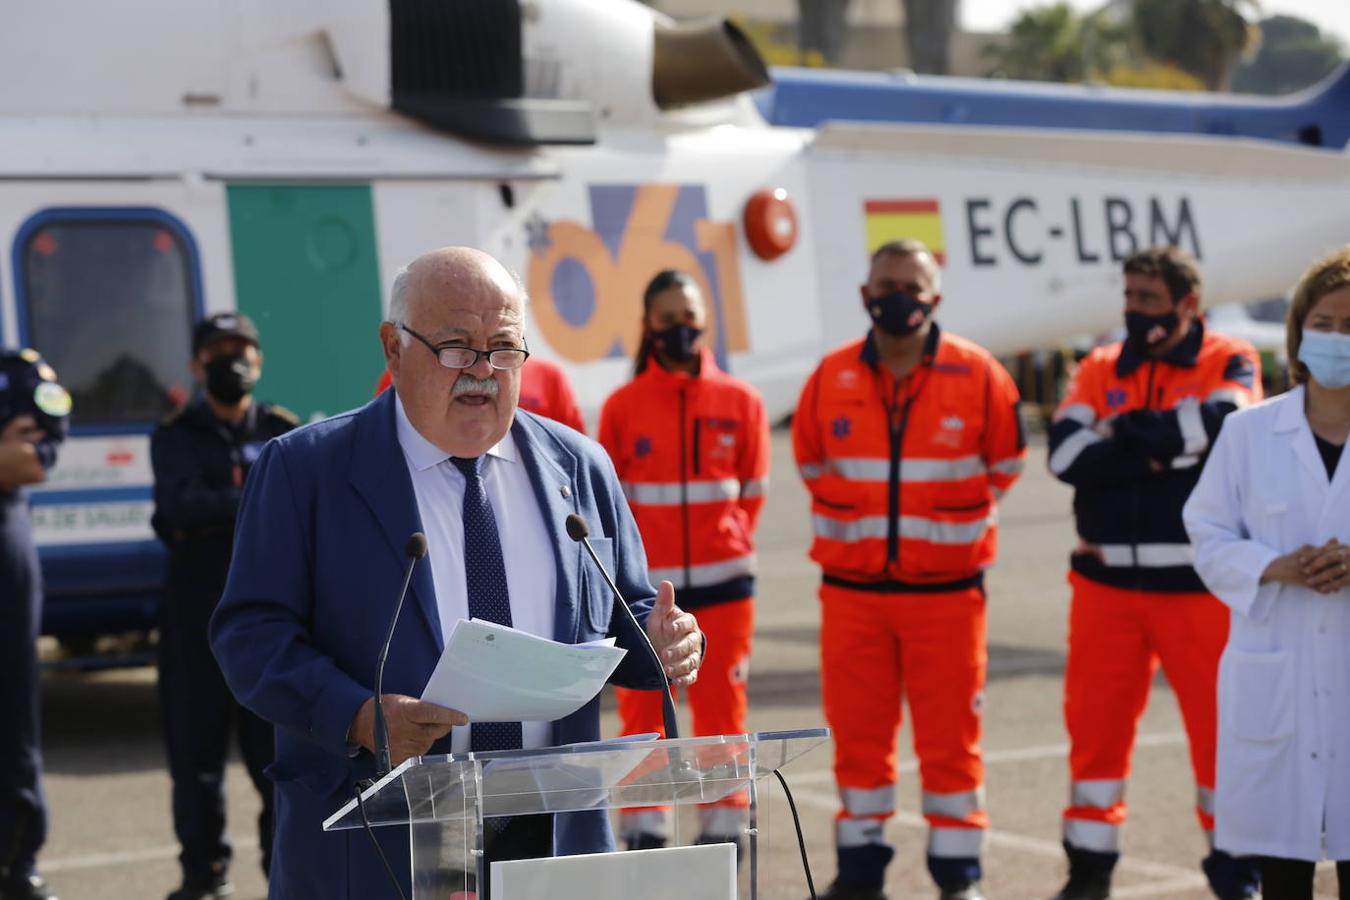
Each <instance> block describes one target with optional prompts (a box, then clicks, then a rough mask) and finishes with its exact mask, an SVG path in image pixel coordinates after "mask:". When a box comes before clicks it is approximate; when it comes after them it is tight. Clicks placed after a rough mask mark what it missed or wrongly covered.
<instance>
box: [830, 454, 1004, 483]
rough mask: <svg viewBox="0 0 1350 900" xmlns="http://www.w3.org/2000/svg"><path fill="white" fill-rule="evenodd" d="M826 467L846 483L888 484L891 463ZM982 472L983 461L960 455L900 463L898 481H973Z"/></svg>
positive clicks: (855, 461)
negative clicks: (954, 457) (951, 457)
mask: <svg viewBox="0 0 1350 900" xmlns="http://www.w3.org/2000/svg"><path fill="white" fill-rule="evenodd" d="M829 466H830V468H831V469H833V470H834V471H836V472H838V473H839V474H840V475H842V476H843V477H844V478H847V479H848V480H849V481H875V482H881V483H882V484H889V483H890V480H891V461H890V460H889V459H876V458H859V457H845V458H841V459H831V460H830V462H829ZM983 473H984V460H982V459H980V457H978V456H961V457H958V458H956V459H917V458H915V459H910V458H908V457H906V458H904V459H901V460H900V480H901V481H902V482H910V483H914V484H921V483H925V482H930V481H960V480H962V479H965V478H974V477H975V476H976V475H981V474H983Z"/></svg>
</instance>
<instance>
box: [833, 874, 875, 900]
mask: <svg viewBox="0 0 1350 900" xmlns="http://www.w3.org/2000/svg"><path fill="white" fill-rule="evenodd" d="M819 900H886V891H885V890H884V889H883V888H879V887H867V886H865V885H860V884H850V883H849V882H847V881H839V880H837V879H836V880H835V882H834V884H832V885H830V887H829V890H827V891H825V893H823V894H820V895H819Z"/></svg>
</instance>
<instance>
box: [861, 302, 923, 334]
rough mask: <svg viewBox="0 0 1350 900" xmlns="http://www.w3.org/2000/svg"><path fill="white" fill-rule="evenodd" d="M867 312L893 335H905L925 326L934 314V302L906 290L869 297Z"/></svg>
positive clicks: (874, 321) (878, 324)
mask: <svg viewBox="0 0 1350 900" xmlns="http://www.w3.org/2000/svg"><path fill="white" fill-rule="evenodd" d="M867 314H868V315H869V316H871V317H872V321H873V323H875V324H876V326H877V327H878V328H880V329H881V330H882V331H884V332H886V334H889V335H890V336H891V337H904V336H906V335H909V334H913V333H914V332H916V331H918V330H919V329H920V328H922V327H923V323H924V322H927V321H928V317H929V316H931V315H932V314H933V304H931V303H924V302H923V301H922V300H920V299H919V298H917V297H915V296H913V295H911V294H907V293H905V292H904V291H896V292H895V293H893V294H886V295H884V296H881V297H869V298H868V300H867Z"/></svg>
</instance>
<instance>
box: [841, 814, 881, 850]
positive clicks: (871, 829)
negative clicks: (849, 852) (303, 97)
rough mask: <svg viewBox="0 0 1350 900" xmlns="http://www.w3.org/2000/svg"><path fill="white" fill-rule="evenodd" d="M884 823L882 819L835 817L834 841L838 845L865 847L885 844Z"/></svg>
mask: <svg viewBox="0 0 1350 900" xmlns="http://www.w3.org/2000/svg"><path fill="white" fill-rule="evenodd" d="M885 831H886V823H885V821H884V820H882V819H836V820H835V822H834V843H835V845H836V846H839V847H866V846H868V845H869V844H881V845H882V846H885V844H886V836H885Z"/></svg>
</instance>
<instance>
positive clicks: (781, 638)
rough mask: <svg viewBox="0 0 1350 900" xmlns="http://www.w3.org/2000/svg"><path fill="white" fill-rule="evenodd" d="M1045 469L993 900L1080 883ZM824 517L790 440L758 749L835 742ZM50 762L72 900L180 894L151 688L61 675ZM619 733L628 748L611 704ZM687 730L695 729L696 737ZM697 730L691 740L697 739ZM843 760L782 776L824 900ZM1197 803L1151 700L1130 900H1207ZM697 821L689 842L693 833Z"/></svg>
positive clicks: (782, 815) (775, 794) (989, 707)
mask: <svg viewBox="0 0 1350 900" xmlns="http://www.w3.org/2000/svg"><path fill="white" fill-rule="evenodd" d="M1044 462H1045V450H1044V447H1043V446H1033V448H1032V456H1031V461H1030V465H1029V466H1028V469H1027V472H1026V474H1025V475H1024V477H1023V478H1022V480H1021V482H1020V483H1019V484H1018V485H1017V486H1016V487H1015V488H1014V489H1013V491H1012V493H1011V494H1010V495H1009V496H1008V498H1007V500H1006V502H1005V503H1004V505H1003V508H1002V510H1001V522H1002V526H1001V527H1002V551H1001V554H1000V556H1001V559H1000V562H999V564H998V566H997V567H996V568H995V569H994V570H993V572H992V573H991V576H990V578H989V583H988V588H989V644H990V665H989V685H988V692H987V698H986V704H985V739H984V751H985V761H986V764H987V776H986V781H987V789H988V804H989V812H990V817H991V819H992V830H991V833H990V839H989V846H988V850H987V853H986V857H985V861H986V879H985V888H986V892H987V894H988V896H989V897H990V898H993V900H1012V898H1046V897H1049V896H1051V895H1052V894H1054V893H1055V891H1057V890H1058V888H1059V886H1060V884H1061V883H1062V881H1063V878H1064V871H1065V870H1064V862H1063V851H1062V850H1061V848H1060V843H1059V829H1060V822H1059V816H1060V811H1061V808H1062V807H1063V805H1064V802H1065V800H1066V797H1067V791H1068V774H1067V769H1066V763H1065V757H1066V752H1067V745H1066V737H1065V733H1064V726H1063V720H1062V716H1061V710H1060V705H1061V701H1062V677H1063V671H1064V659H1065V631H1066V621H1067V608H1068V587H1067V585H1066V583H1065V577H1064V576H1065V565H1066V559H1067V552H1068V548H1069V547H1070V546H1071V544H1072V542H1073V524H1072V520H1071V518H1070V514H1069V504H1070V499H1071V496H1070V492H1069V490H1068V489H1067V488H1065V487H1064V486H1062V485H1060V484H1059V483H1058V482H1056V481H1054V480H1053V479H1052V478H1051V477H1050V476H1049V475H1048V474H1046V472H1045V468H1044ZM808 539H809V526H808V521H807V500H806V494H805V491H804V490H803V489H802V486H801V484H800V482H799V481H798V479H797V477H796V474H795V471H794V469H793V466H792V459H791V448H790V442H789V440H788V436H787V435H786V433H783V432H777V433H775V438H774V475H773V482H772V486H771V490H770V493H769V500H768V504H767V507H766V509H765V512H764V516H763V520H762V524H761V527H760V567H761V573H762V574H761V577H760V588H759V591H760V595H759V600H758V613H757V615H758V620H757V623H756V636H755V649H754V655H753V663H752V670H751V674H750V721H749V728H750V729H751V730H778V729H792V728H812V727H819V726H821V725H823V724H825V723H824V719H823V716H822V713H821V710H820V704H819V691H820V678H819V656H818V649H817V629H818V624H819V609H818V601H817V599H816V588H817V584H818V572H817V570H816V569H815V567H814V566H813V565H812V564H811V563H810V561H809V560H808V559H807V558H806V548H807V545H808ZM43 702H44V715H45V719H46V722H45V734H44V749H45V753H46V760H47V781H46V786H47V794H48V799H49V803H50V806H51V833H50V838H49V840H48V843H47V846H46V848H45V850H44V853H43V857H42V867H43V870H44V871H45V873H46V874H47V876H48V879H49V881H50V882H51V884H52V886H53V887H54V888H55V889H56V890H57V891H58V892H59V894H60V896H61V897H62V898H63V900H84V898H100V900H147V898H159V897H163V896H164V895H165V894H166V893H168V891H170V890H172V889H173V888H174V887H175V886H176V885H177V879H178V868H177V862H176V856H177V846H176V844H175V841H174V836H173V829H172V824H171V821H170V816H169V788H170V785H169V777H168V773H167V771H166V769H165V761H164V751H163V749H162V746H163V745H162V742H161V737H160V730H159V723H158V713H157V706H156V700H155V684H154V671H153V670H152V669H130V670H120V671H111V672H101V673H96V674H80V673H72V672H49V673H48V674H47V676H46V677H45V679H44V684H43ZM607 710H608V712H607V713H606V716H605V720H604V729H605V734H606V735H612V734H614V733H615V732H616V730H617V727H616V720H615V716H614V714H613V704H612V703H608V704H607ZM686 721H687V717H686ZM687 727H688V726H687V725H686V728H687ZM911 746H912V745H911V743H910V737H909V734H908V730H907V729H905V730H904V731H903V732H902V735H901V754H900V759H901V778H900V801H899V812H898V813H897V815H896V816H895V817H894V818H893V819H891V820H890V822H889V824H888V826H887V829H886V833H887V835H888V837H889V839H890V840H891V841H892V842H893V843H895V845H896V846H897V849H898V853H897V856H896V860H895V862H894V863H893V864H892V865H891V868H890V873H889V882H888V890H889V893H890V896H891V897H893V898H910V897H933V896H935V895H936V892H935V889H934V888H933V886H932V884H931V883H930V882H929V879H928V876H927V873H926V870H925V868H924V861H923V852H924V849H923V848H924V836H925V827H924V823H923V820H922V818H921V817H920V816H919V814H918V808H919V806H918V794H919V785H918V780H917V776H916V774H915V772H916V767H915V763H914V756H913V752H912V749H911ZM831 758H832V757H831V748H830V747H829V746H828V745H826V746H823V747H821V748H819V749H817V750H815V751H813V752H811V753H809V754H807V755H805V756H803V757H802V758H801V759H799V760H797V761H795V762H793V763H791V764H790V765H789V766H787V767H786V769H785V770H784V774H785V776H786V777H787V779H788V781H789V784H790V785H791V786H792V787H793V791H794V794H795V796H796V800H797V805H798V807H799V810H800V812H801V816H802V821H803V826H804V829H805V834H806V841H807V846H808V852H809V858H810V860H811V866H812V869H813V871H814V875H815V880H816V885H817V888H818V889H819V890H823V889H824V887H825V885H827V884H828V883H829V881H830V880H831V879H832V878H833V876H834V853H833V845H832V833H833V830H832V820H833V815H834V812H835V810H836V809H837V800H836V796H835V791H834V783H833V777H832V775H831V768H830V767H831ZM227 792H228V798H229V831H230V833H231V835H232V836H233V839H234V844H235V850H236V855H235V865H234V868H233V876H234V881H235V884H236V886H237V889H238V891H237V894H236V897H238V898H241V900H255V898H261V897H263V896H265V893H266V887H265V884H264V881H263V878H262V874H261V871H260V868H259V852H258V845H257V838H256V829H255V825H254V823H255V821H256V819H255V817H256V815H257V811H258V800H257V796H256V794H254V792H253V788H252V786H251V784H250V782H249V781H248V778H247V776H246V774H245V773H244V770H243V767H242V765H241V764H240V763H239V762H238V760H237V755H236V758H235V759H234V761H232V762H231V764H230V767H229V771H228V776H227ZM761 792H762V794H761V796H765V795H767V803H766V809H765V814H764V818H765V819H766V820H767V821H766V822H765V823H763V832H764V833H765V837H764V842H765V844H766V848H765V858H764V859H763V860H762V862H761V869H760V871H761V874H762V881H761V888H762V891H761V896H765V897H772V898H779V897H786V898H800V897H805V896H807V892H806V888H805V879H804V877H803V875H802V869H801V862H800V860H799V858H798V852H797V847H796V841H795V839H794V838H793V836H792V829H791V818H790V816H789V815H788V811H787V806H786V804H785V802H784V801H783V799H782V792H781V789H780V788H779V787H778V785H777V783H776V782H772V781H766V782H764V783H763V784H762V785H761ZM1194 796H1195V788H1194V782H1193V780H1192V777H1191V770H1190V763H1189V758H1188V752H1187V745H1186V739H1185V736H1184V733H1183V731H1182V726H1181V720H1180V717H1179V716H1178V714H1177V707H1176V703H1175V702H1174V699H1173V696H1172V693H1171V691H1170V690H1169V689H1168V687H1167V684H1166V683H1165V681H1164V680H1163V679H1162V678H1161V676H1160V677H1159V679H1158V680H1157V682H1156V683H1155V684H1154V687H1153V690H1152V696H1151V698H1150V701H1149V705H1148V710H1147V712H1146V713H1145V714H1144V717H1143V719H1142V721H1141V722H1140V723H1139V738H1138V741H1137V744H1136V748H1135V754H1134V772H1133V776H1132V778H1131V781H1130V784H1129V789H1128V792H1127V797H1128V800H1129V803H1130V808H1131V818H1130V825H1129V827H1128V829H1127V832H1126V836H1125V852H1124V857H1123V859H1122V860H1121V863H1120V866H1119V867H1118V869H1117V876H1116V881H1115V885H1116V891H1115V893H1114V895H1113V896H1115V897H1118V898H1122V900H1123V898H1145V897H1160V898H1196V900H1199V898H1204V897H1208V896H1209V893H1208V891H1207V889H1206V888H1205V883H1204V879H1203V877H1202V876H1201V874H1200V871H1199V861H1200V859H1201V857H1203V856H1204V854H1205V853H1206V845H1205V839H1204V837H1203V835H1202V834H1201V832H1200V830H1199V827H1198V825H1197V824H1196V821H1195V817H1194V813H1193V812H1192V806H1193V803H1194ZM694 830H695V829H694V827H693V823H692V820H691V821H690V822H689V823H688V824H687V826H686V827H685V833H686V834H692V833H693V831H694ZM1334 880H1335V875H1334V872H1333V871H1331V870H1330V869H1329V867H1328V866H1326V865H1323V866H1322V867H1321V868H1320V869H1319V872H1318V881H1317V884H1318V891H1319V893H1318V896H1319V897H1334V896H1335V893H1334Z"/></svg>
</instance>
